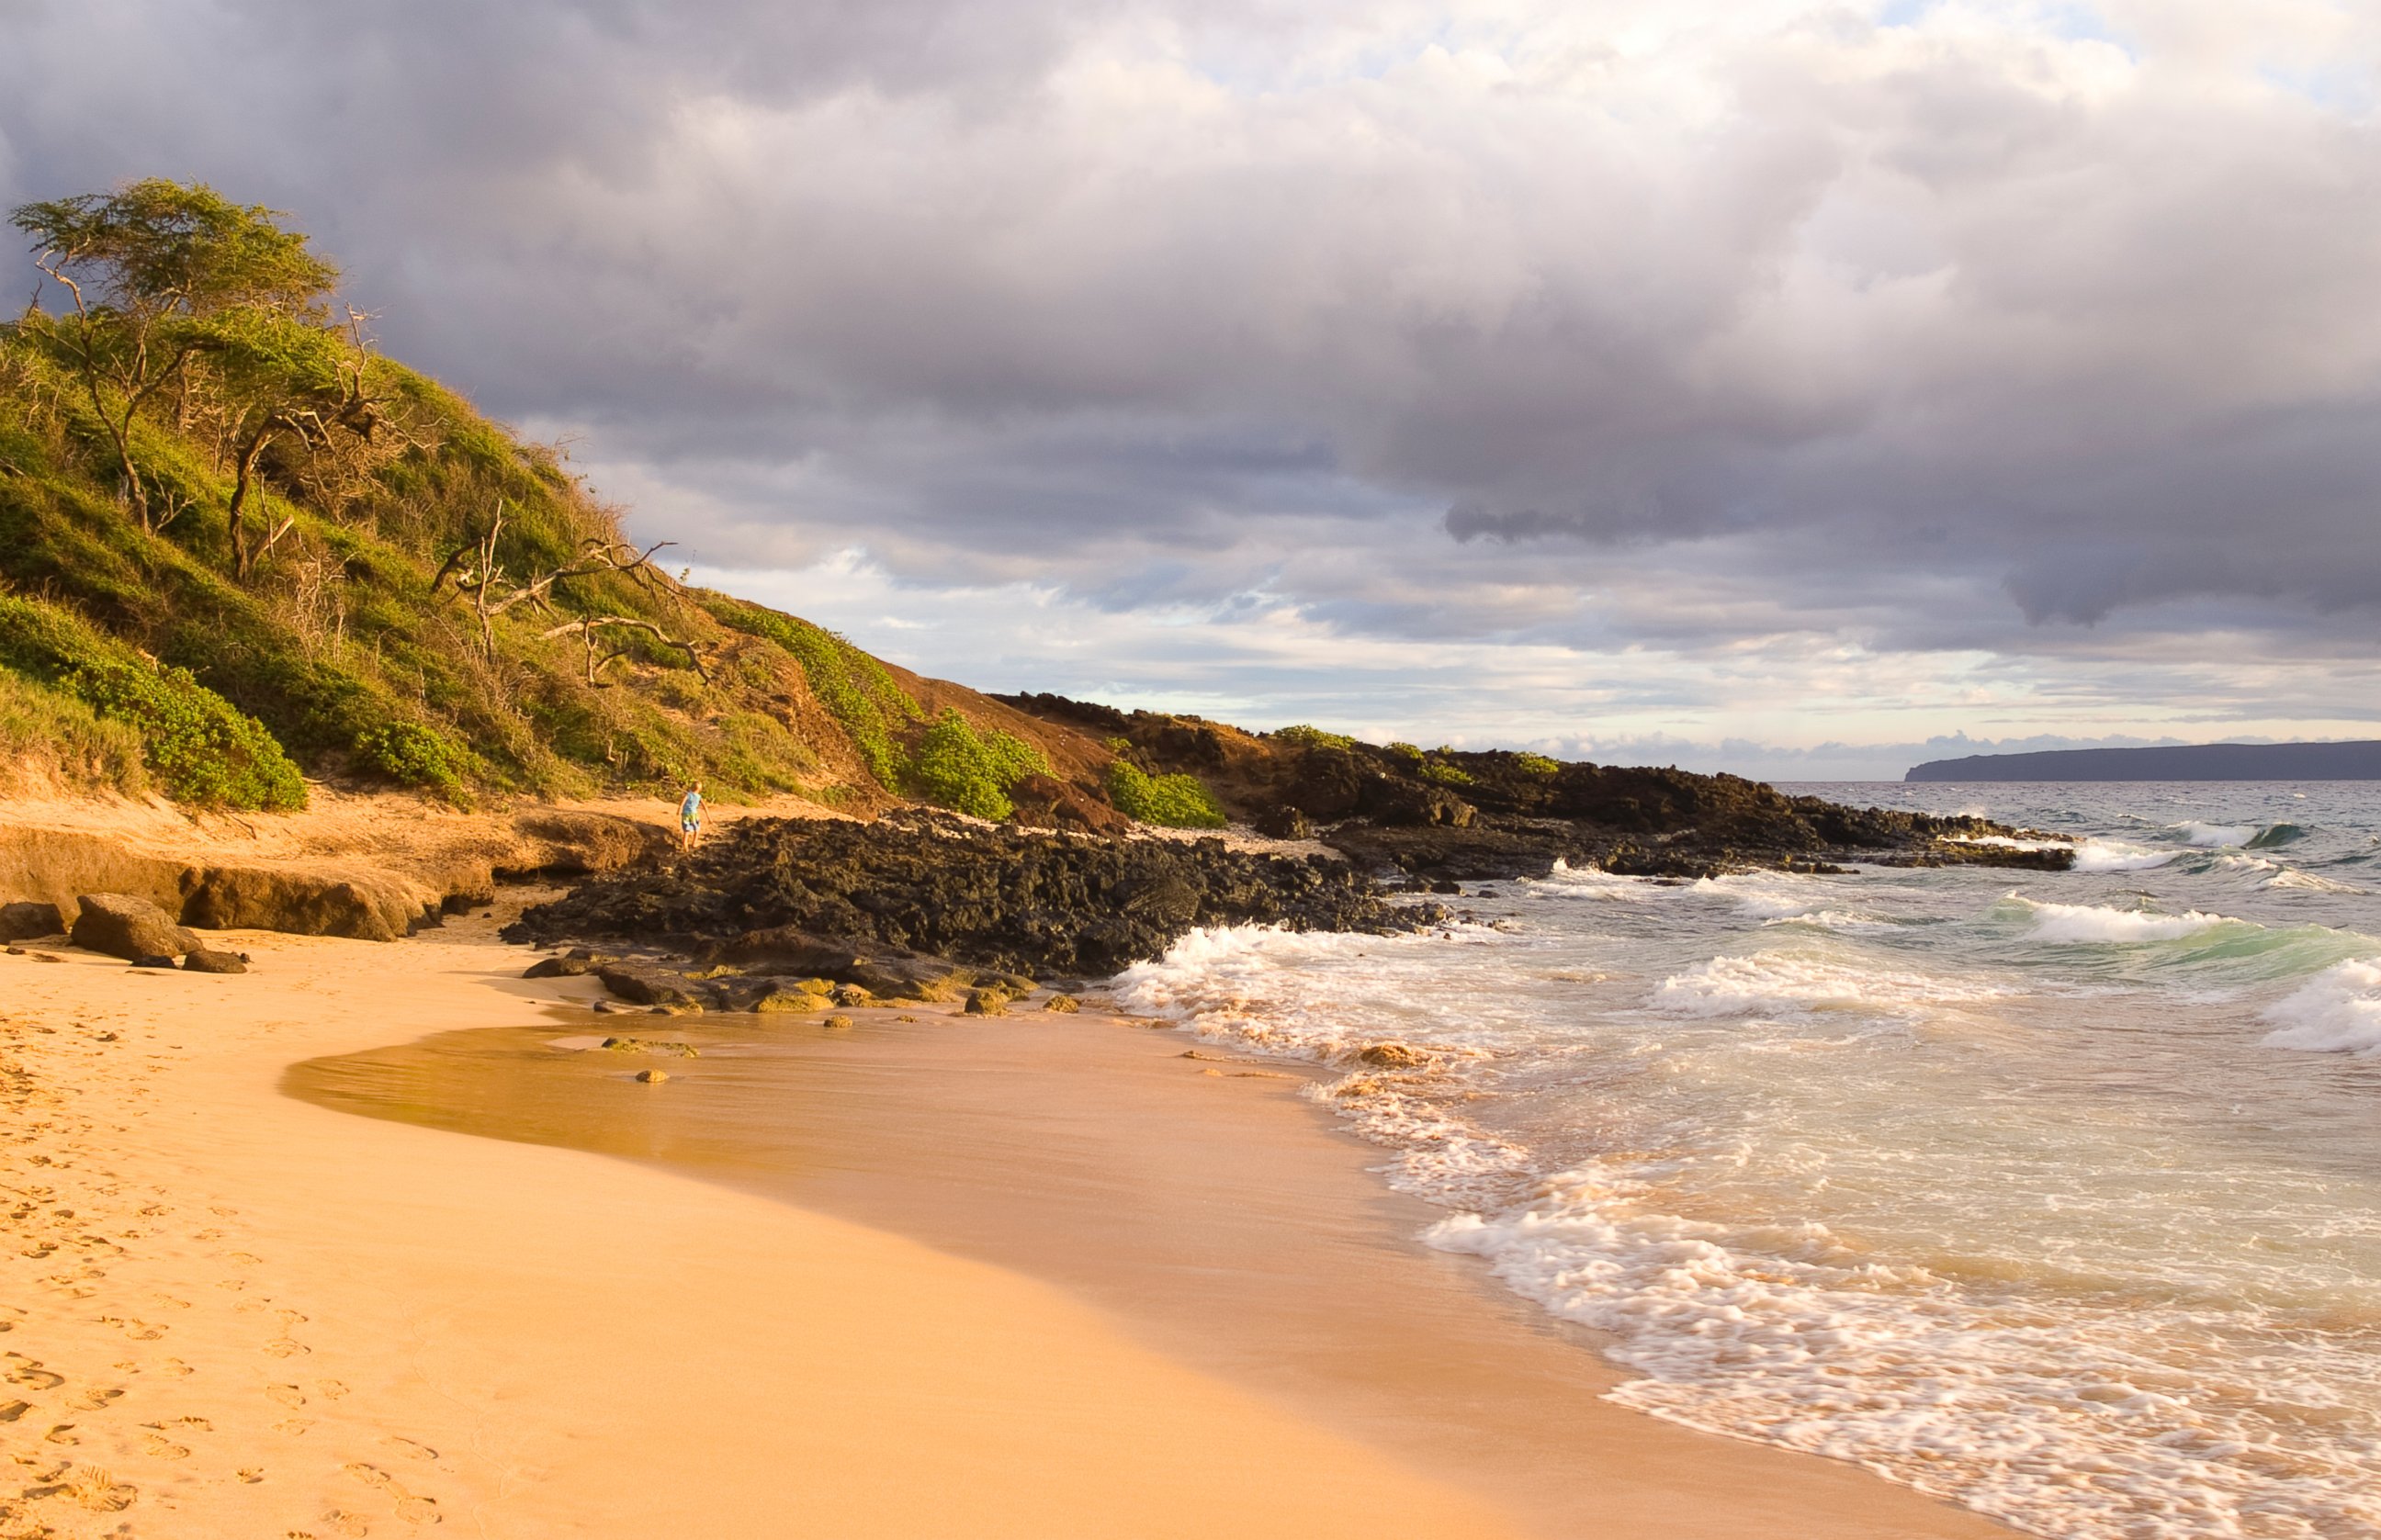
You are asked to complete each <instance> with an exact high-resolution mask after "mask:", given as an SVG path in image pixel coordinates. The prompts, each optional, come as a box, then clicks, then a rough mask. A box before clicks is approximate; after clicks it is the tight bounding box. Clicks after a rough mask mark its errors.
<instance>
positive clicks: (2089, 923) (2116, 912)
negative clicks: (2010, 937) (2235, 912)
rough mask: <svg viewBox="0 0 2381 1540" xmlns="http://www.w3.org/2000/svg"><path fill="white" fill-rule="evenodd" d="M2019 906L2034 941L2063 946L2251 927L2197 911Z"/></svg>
mask: <svg viewBox="0 0 2381 1540" xmlns="http://www.w3.org/2000/svg"><path fill="white" fill-rule="evenodd" d="M2019 902H2020V903H2024V904H2025V905H2026V906H2027V907H2028V908H2030V909H2032V910H2033V939H2034V940H2037V941H2053V942H2057V943H2059V944H2062V945H2091V944H2095V943H2106V944H2114V945H2122V944H2126V943H2131V942H2139V941H2171V940H2178V939H2179V938H2181V937H2184V936H2192V935H2196V934H2198V933H2199V932H2200V931H2203V930H2210V929H2213V928H2216V926H2219V925H2245V924H2247V923H2248V922H2246V921H2244V920H2235V919H2230V918H2228V917H2227V916H2222V915H2204V914H2201V913H2200V912H2199V911H2198V910H2196V909H2192V910H2189V911H2186V912H2185V913H2183V914H2180V915H2152V914H2145V913H2143V912H2142V911H2140V910H2135V909H2105V908H2102V907H2100V906H2099V905H2097V904H2090V903H2036V902H2035V901H2033V900H2032V899H2021V900H2019Z"/></svg>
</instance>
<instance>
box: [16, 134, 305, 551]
mask: <svg viewBox="0 0 2381 1540" xmlns="http://www.w3.org/2000/svg"><path fill="white" fill-rule="evenodd" d="M284 217H286V216H285V215H282V214H280V213H279V212H276V211H275V210H272V209H266V208H262V207H257V206H254V205H242V204H237V203H234V202H231V201H230V200H227V199H226V198H224V197H223V196H222V195H221V194H219V193H217V192H216V191H215V190H214V188H209V187H206V186H204V185H203V184H201V185H194V186H189V187H185V186H183V185H182V184H180V183H177V182H169V181H165V180H164V179H162V178H158V177H151V178H149V179H147V180H145V181H139V182H133V183H130V184H128V185H127V186H125V187H123V188H119V189H117V190H116V191H115V192H112V193H83V194H79V195H78V196H76V197H72V198H60V199H54V200H49V201H46V202H39V203H27V204H23V205H21V206H19V207H18V208H17V209H16V210H14V211H12V212H11V213H10V216H9V221H10V223H11V224H15V225H16V226H17V228H18V229H19V230H22V231H23V232H25V234H26V235H28V236H31V237H32V241H33V261H34V264H35V265H36V266H37V267H39V268H40V269H41V270H42V272H43V274H44V275H46V276H47V277H48V278H50V279H51V280H53V281H54V282H55V283H56V284H58V285H60V286H61V287H63V288H64V289H65V290H66V291H67V297H68V299H69V301H70V306H69V309H68V311H67V313H66V314H63V315H59V316H50V315H46V314H44V313H43V312H40V311H38V310H36V311H34V312H33V313H31V315H29V316H28V317H27V321H28V322H29V324H30V325H31V326H32V327H33V328H35V329H37V330H39V331H40V332H42V333H44V334H46V335H47V336H48V337H49V338H50V339H51V340H52V341H53V342H54V343H55V345H56V346H57V347H58V349H59V351H60V352H62V353H63V354H64V355H65V357H66V358H67V360H68V361H69V363H71V364H72V365H73V367H74V368H75V370H76V371H77V372H78V373H79V376H80V377H81V380H82V383H83V388H84V392H85V394H87V395H88V396H89V397H90V400H91V406H92V413H93V414H94V415H95V416H96V417H97V418H99V422H100V426H101V428H102V429H103V430H104V431H105V432H106V434H107V437H108V440H109V442H110V443H111V444H112V445H113V447H114V449H115V451H116V464H117V467H118V470H119V473H120V475H121V478H122V484H123V491H124V496H125V498H126V500H127V501H128V502H129V503H131V504H132V506H133V508H134V510H135V511H136V512H137V513H138V514H139V515H140V524H141V527H142V528H144V529H153V528H154V527H155V526H154V524H153V521H152V519H151V515H150V488H149V486H148V484H147V482H146V481H144V480H143V479H142V477H141V474H140V466H139V465H138V464H137V463H136V462H135V458H134V454H133V445H132V438H133V423H134V421H135V419H136V418H139V416H140V412H141V411H142V409H143V408H144V407H146V406H149V405H150V404H151V403H153V401H155V400H157V399H158V398H159V397H160V396H161V395H162V394H164V393H165V392H166V391H168V390H175V391H177V392H178V391H183V390H186V389H187V388H188V385H189V365H190V362H191V360H192V359H193V358H195V357H197V356H198V355H199V354H201V352H203V351H205V350H207V349H209V348H216V347H222V346H225V345H226V341H227V339H229V338H232V337H237V336H239V335H243V334H254V333H262V332H263V331H266V330H270V326H271V323H272V322H275V321H281V322H288V323H292V324H299V325H311V326H312V327H313V328H314V329H316V330H318V331H320V330H323V327H322V325H321V322H322V320H323V317H324V309H323V305H324V297H325V296H327V295H328V294H329V293H330V290H331V287H332V285H334V284H336V282H337V281H338V270H337V269H336V268H334V267H333V266H332V265H331V264H330V263H328V262H326V261H324V260H323V259H321V258H320V257H317V256H315V255H314V254H313V252H312V251H311V250H309V249H307V245H306V237H305V236H302V235H299V234H298V233H296V232H295V231H290V230H285V229H283V228H282V227H281V226H280V225H279V224H277V223H275V222H276V221H277V220H279V219H281V218H284ZM251 463H252V461H251Z"/></svg>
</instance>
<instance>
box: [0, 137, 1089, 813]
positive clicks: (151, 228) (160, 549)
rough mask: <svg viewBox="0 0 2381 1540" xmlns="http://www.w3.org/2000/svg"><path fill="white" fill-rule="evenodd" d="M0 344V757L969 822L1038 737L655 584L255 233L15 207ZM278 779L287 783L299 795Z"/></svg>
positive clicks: (706, 598)
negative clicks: (30, 267) (804, 802)
mask: <svg viewBox="0 0 2381 1540" xmlns="http://www.w3.org/2000/svg"><path fill="white" fill-rule="evenodd" d="M13 218H14V223H15V224H16V226H17V228H18V230H19V231H20V232H22V234H23V236H24V237H25V239H26V243H27V245H28V247H29V248H30V249H31V257H32V261H33V262H34V263H35V264H36V265H37V266H38V267H39V269H40V271H41V273H42V274H43V276H44V279H45V281H44V283H43V296H42V298H41V300H40V301H38V302H37V304H36V305H35V306H34V307H32V308H30V309H27V310H26V311H25V312H24V314H22V315H21V316H20V317H19V318H18V320H17V321H14V322H13V323H10V324H7V325H6V326H5V327H0V753H5V755H6V761H7V764H8V766H9V767H10V770H11V772H12V774H13V775H14V776H15V777H16V778H17V779H18V781H19V782H23V781H26V780H27V779H29V778H30V779H33V780H41V781H48V782H53V783H61V784H64V785H66V786H67V787H84V788H90V787H100V786H112V787H115V788H117V789H119V790H123V791H126V792H142V791H151V790H153V791H157V792H162V793H164V794H167V795H169V796H172V797H175V798H177V800H182V801H185V802H189V803H193V804H199V805H214V806H232V807H253V808H283V807H291V806H299V805H302V803H303V802H304V800H305V796H306V783H305V780H304V779H303V776H313V777H317V778H324V777H329V778H343V779H345V780H348V781H352V782H356V783H358V784H360V785H375V784H377V785H387V786H409V787H414V788H419V789H421V790H423V791H425V792H429V793H433V794H439V795H442V796H446V797H447V798H450V799H453V800H457V801H469V800H471V799H472V798H474V797H476V796H481V795H484V794H527V795H537V796H582V795H590V794H602V793H605V792H610V791H656V790H667V789H670V788H675V787H676V786H678V785H680V784H682V783H683V782H687V781H689V780H691V779H695V778H698V777H699V778H701V779H702V780H703V781H704V782H706V783H707V785H708V787H709V789H710V790H711V791H712V792H713V794H715V795H725V796H727V797H729V798H737V797H747V796H760V795H764V794H772V793H779V792H800V793H805V794H811V795H813V796H818V797H821V798H824V799H826V800H829V801H835V802H839V803H843V804H846V805H854V806H875V805H879V804H882V803H885V802H887V801H889V800H891V799H892V798H894V797H896V796H927V797H931V798H932V799H934V800H938V801H943V802H946V803H949V804H951V805H953V806H962V807H965V808H967V809H968V810H971V811H979V812H985V813H990V814H994V815H995V816H997V815H998V814H999V813H1001V812H1002V811H1004V810H1005V809H1006V807H1007V789H1008V788H1009V787H1010V786H1011V785H1012V784H1013V783H1014V782H1016V781H1017V780H1018V779H1019V778H1020V777H1021V776H1023V775H1025V774H1028V773H1031V772H1033V771H1036V770H1047V769H1050V768H1052V756H1053V755H1054V754H1055V755H1056V758H1057V759H1058V760H1059V761H1061V762H1062V763H1063V765H1064V767H1065V768H1064V769H1063V770H1062V771H1061V773H1062V774H1068V775H1072V776H1073V777H1074V778H1075V779H1077V780H1079V781H1081V782H1082V783H1083V784H1085V785H1086V786H1096V784H1097V767H1096V765H1095V764H1092V763H1091V762H1090V760H1089V759H1087V758H1086V757H1085V756H1084V754H1083V753H1082V752H1081V745H1079V744H1076V743H1074V742H1071V741H1069V740H1071V739H1072V738H1073V735H1072V734H1067V733H1065V732H1064V731H1063V730H1060V729H1052V728H1049V727H1047V726H1044V725H1042V724H1035V723H1032V722H1031V721H1029V719H1026V718H1023V717H1021V716H1020V715H1018V714H1017V713H1014V712H1012V711H1009V710H1008V709H1007V708H1006V707H1002V706H1000V705H998V704H997V703H994V702H991V701H989V700H986V699H984V698H983V697H976V696H973V695H972V693H971V692H966V691H959V690H956V689H954V688H953V687H951V686H934V687H932V688H931V689H929V688H927V687H926V686H928V685H930V684H931V682H926V681H918V680H914V679H912V678H910V676H907V675H903V674H900V673H898V672H897V671H895V670H891V669H888V668H887V667H886V666H885V665H884V664H882V663H880V662H879V661H877V660H875V659H873V658H872V657H870V656H869V655H868V654H866V653H864V652H862V651H861V650H860V649H857V648H855V647H852V646H851V645H850V644H849V643H847V642H845V641H844V640H842V639H841V638H840V637H836V636H834V635H832V634H830V633H828V632H826V631H824V630H821V629H820V628H818V627H816V626H814V625H812V624H809V623H807V622H805V621H802V620H800V619H797V618H795V617H793V616H790V615H785V614H780V613H778V612H775V611H771V610H767V609H763V608H762V607H760V606H758V605H753V604H749V603H745V602H743V601H741V600H735V599H732V598H729V597H727V596H725V595H722V594H718V593H714V592H710V591H707V590H704V589H701V588H690V587H688V586H686V585H684V584H682V583H681V582H679V581H678V579H677V578H676V577H674V576H672V569H671V567H670V564H669V558H670V555H671V552H669V551H668V550H667V549H666V548H665V549H662V550H658V551H653V552H645V551H641V550H639V549H637V548H636V547H634V546H632V545H630V544H629V542H628V541H627V540H626V539H625V537H624V536H623V534H622V532H621V527H620V523H619V519H618V516H617V513H616V511H614V510H613V509H611V508H608V507H606V506H605V505H604V504H603V503H600V502H599V501H598V500H597V499H596V498H595V497H594V496H593V495H592V493H591V492H590V491H588V489H587V488H586V486H585V485H584V484H583V483H582V482H581V481H580V479H579V478H578V477H576V476H575V475H574V474H573V473H572V472H571V470H570V468H569V467H568V464H567V463H566V462H565V461H564V460H563V459H562V458H561V457H560V456H559V455H557V454H556V452H555V451H554V450H553V449H551V448H549V447H546V446H543V445H540V444H536V443H527V442H524V441H523V440H521V439H520V438H519V437H518V436H517V435H515V434H513V433H511V432H509V431H507V430H506V429H504V428H503V427H502V426H500V425H498V424H496V423H494V422H491V421H489V420H488V419H487V418H483V417H482V416H481V415H480V414H479V413H478V412H476V411H474V410H473V409H472V408H471V406H470V404H469V403H467V402H465V401H464V400H463V399H462V398H461V397H459V396H458V395H457V394H454V393H453V392H451V391H449V390H447V389H446V388H445V387H443V386H441V385H440V384H439V383H437V382H435V381H433V380H431V379H428V378H427V377H425V376H423V375H422V374H421V373H419V372H417V371H416V370H410V369H408V368H406V367H405V366H404V365H403V364H401V363H398V362H397V361H395V360H393V359H390V358H385V357H383V356H381V355H380V354H379V353H378V352H377V351H376V350H375V348H374V347H373V346H372V338H371V333H370V327H369V321H368V318H366V317H364V316H362V315H360V313H358V312H356V311H353V310H351V309H348V306H347V305H346V304H345V303H344V302H343V301H342V300H341V298H340V297H339V296H338V291H337V286H336V285H337V277H338V275H337V273H336V270H335V269H333V268H332V267H331V266H330V265H329V263H328V262H327V261H324V259H323V258H322V257H321V255H320V254H318V253H316V252H314V251H312V250H311V248H310V247H309V246H308V244H307V242H306V240H305V238H304V237H303V236H299V235H298V234H295V233H294V232H291V231H289V230H287V228H286V227H285V226H284V224H282V222H281V216H279V215H277V214H275V213H274V212H272V211H269V210H263V209H257V208H248V207H242V206H239V205H237V204H234V203H231V202H229V201H227V200H225V199H223V198H221V197H220V196H218V195H217V194H215V193H214V192H213V191H212V190H211V189H208V188H202V187H182V186H177V185H176V184H173V183H168V182H161V181H150V182H142V183H137V184H133V185H131V186H129V187H127V188H122V189H119V190H118V191H116V192H114V193H110V194H104V195H91V196H86V197H82V198H77V199H67V200H59V201H56V202H51V203H41V204H30V205H27V206H25V207H23V208H20V209H18V210H17V211H16V212H15V213H14V216H13ZM301 771H302V772H303V776H301V773H300V772H301Z"/></svg>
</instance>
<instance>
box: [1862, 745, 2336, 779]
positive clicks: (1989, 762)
mask: <svg viewBox="0 0 2381 1540" xmlns="http://www.w3.org/2000/svg"><path fill="white" fill-rule="evenodd" d="M1901 779H1902V780H1903V781H1905V782H1911V781H2381V739H2364V740H2362V741H2359V742H2355V743H2336V744H2195V745H2187V746H2184V745H2176V746H2163V747H2158V748H2064V749H2046V750H2044V751H2041V752H2039V753H2033V754H1972V755H1969V756H1968V757H1967V758H1963V759H1932V760H1929V761H1927V762H1926V763H1925V764H1923V765H1918V766H1914V767H1912V768H1911V770H1910V772H1909V773H1908V774H1906V775H1904V776H1903V777H1902V778H1901Z"/></svg>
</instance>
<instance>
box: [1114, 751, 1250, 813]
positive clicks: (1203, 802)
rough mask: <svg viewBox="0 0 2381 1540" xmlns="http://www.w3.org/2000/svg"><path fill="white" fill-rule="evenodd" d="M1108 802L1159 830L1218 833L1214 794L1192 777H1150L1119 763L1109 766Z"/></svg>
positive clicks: (1120, 761) (1222, 810)
mask: <svg viewBox="0 0 2381 1540" xmlns="http://www.w3.org/2000/svg"><path fill="white" fill-rule="evenodd" d="M1107 779H1108V800H1109V801H1111V802H1113V803H1115V804H1116V805H1117V810H1118V811H1119V812H1121V813H1123V814H1124V815H1125V816H1126V817H1127V818H1129V819H1134V820H1136V821H1137V822H1141V823H1146V824H1153V825H1155V826H1156V827H1158V828H1160V829H1221V828H1223V827H1224V824H1225V822H1226V819H1225V818H1224V809H1223V807H1222V806H1221V805H1219V804H1218V803H1217V802H1216V801H1215V793H1213V792H1211V791H1209V790H1208V789H1207V787H1206V783H1205V782H1202V781H1201V780H1200V779H1199V778H1198V777H1197V776H1195V775H1151V774H1149V773H1148V772H1147V771H1145V770H1141V769H1140V768H1138V767H1137V766H1134V765H1130V764H1128V763H1127V762H1125V761H1124V760H1122V759H1117V760H1112V761H1110V763H1109V765H1108V777H1107Z"/></svg>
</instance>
